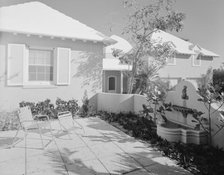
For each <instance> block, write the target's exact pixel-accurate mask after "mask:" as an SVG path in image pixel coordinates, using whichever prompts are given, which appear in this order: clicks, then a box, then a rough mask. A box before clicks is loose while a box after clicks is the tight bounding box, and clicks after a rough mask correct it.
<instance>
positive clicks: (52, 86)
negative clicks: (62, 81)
mask: <svg viewBox="0 0 224 175" xmlns="http://www.w3.org/2000/svg"><path fill="white" fill-rule="evenodd" d="M23 88H24V89H55V88H57V86H56V85H24V86H23Z"/></svg>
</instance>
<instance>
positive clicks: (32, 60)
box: [7, 44, 71, 88]
mask: <svg viewBox="0 0 224 175" xmlns="http://www.w3.org/2000/svg"><path fill="white" fill-rule="evenodd" d="M70 58H71V49H70V48H62V47H56V48H46V47H41V46H40V47H39V46H27V45H26V44H8V49H7V78H8V80H7V85H8V86H24V87H28V88H29V87H31V86H32V87H34V86H35V87H39V86H41V87H45V85H46V86H48V85H50V86H49V87H51V86H52V85H53V86H67V85H69V84H70V77H71V76H70V71H71V70H70V63H71V59H70Z"/></svg>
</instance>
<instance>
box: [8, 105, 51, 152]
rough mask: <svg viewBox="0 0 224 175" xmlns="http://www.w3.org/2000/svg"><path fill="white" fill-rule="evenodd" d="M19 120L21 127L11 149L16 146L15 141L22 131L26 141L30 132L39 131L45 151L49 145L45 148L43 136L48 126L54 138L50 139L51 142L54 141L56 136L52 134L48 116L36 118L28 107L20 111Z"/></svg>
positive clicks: (37, 116)
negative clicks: (43, 131) (43, 130)
mask: <svg viewBox="0 0 224 175" xmlns="http://www.w3.org/2000/svg"><path fill="white" fill-rule="evenodd" d="M18 119H19V124H20V126H19V128H18V130H17V132H16V134H15V136H14V138H13V141H12V145H11V148H12V147H14V146H15V145H16V143H15V139H16V137H17V135H18V133H19V131H20V129H21V130H22V131H23V132H24V139H25V140H26V137H27V135H28V132H29V131H31V130H38V133H39V135H40V139H41V144H42V148H43V149H44V148H45V147H46V146H47V145H46V146H44V142H43V137H42V135H43V134H42V129H43V128H44V129H46V126H47V125H48V126H49V128H50V133H51V137H52V139H50V141H52V140H53V139H54V136H53V134H52V127H51V123H50V121H49V117H48V116H47V115H35V116H33V115H32V113H31V109H30V107H28V106H26V107H22V108H20V109H19V110H18Z"/></svg>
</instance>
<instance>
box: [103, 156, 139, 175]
mask: <svg viewBox="0 0 224 175" xmlns="http://www.w3.org/2000/svg"><path fill="white" fill-rule="evenodd" d="M99 159H100V161H101V162H102V164H103V165H104V166H105V167H106V168H107V169H108V171H109V172H110V173H111V174H124V173H128V172H131V171H134V170H138V169H141V168H142V167H141V166H140V165H139V164H138V163H137V162H136V161H134V160H133V159H132V158H130V157H129V156H128V155H124V154H121V155H113V156H110V157H106V158H99Z"/></svg>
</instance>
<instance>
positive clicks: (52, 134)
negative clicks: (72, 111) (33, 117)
mask: <svg viewBox="0 0 224 175" xmlns="http://www.w3.org/2000/svg"><path fill="white" fill-rule="evenodd" d="M48 123H49V126H50V132H51V136H52V140H54V141H55V139H54V135H53V133H52V126H51V122H50V121H49V120H48Z"/></svg>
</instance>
